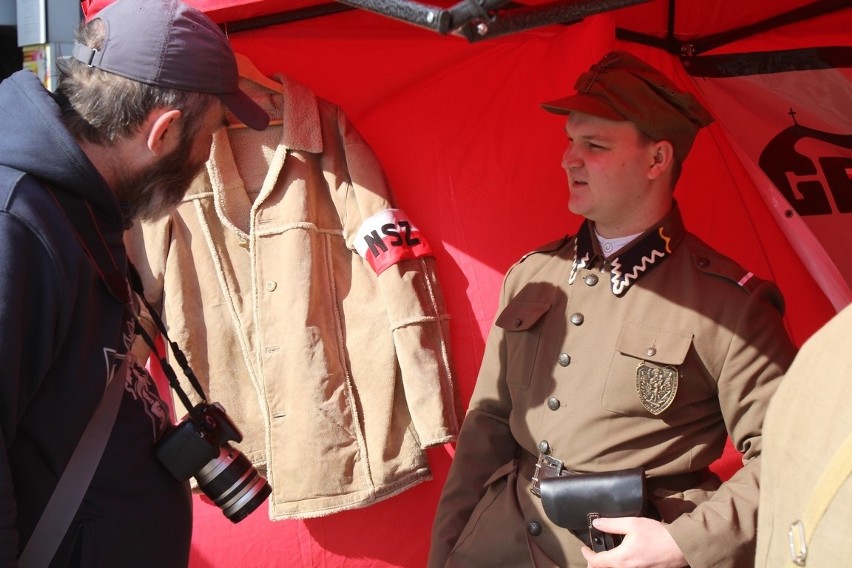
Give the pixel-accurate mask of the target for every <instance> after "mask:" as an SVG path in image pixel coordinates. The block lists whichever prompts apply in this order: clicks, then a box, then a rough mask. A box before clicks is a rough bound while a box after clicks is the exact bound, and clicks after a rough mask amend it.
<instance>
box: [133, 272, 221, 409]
mask: <svg viewBox="0 0 852 568" xmlns="http://www.w3.org/2000/svg"><path fill="white" fill-rule="evenodd" d="M127 272H128V280H129V281H130V287H131V288H132V289H133V291H134V292H135V293H136V295H137V296H139V299H140V300H141V301H142V303H143V304H144V305H145V308H146V309H147V310H148V314H149V315H150V316H151V319H152V320H153V321H154V325H156V326H157V330H158V331H159V332H160V334H161V335H162V336H163V340H164V341H165V342H166V344H167V345H168V346H169V350H170V351H171V352H172V355H173V356H174V358H175V361H177V363H178V365H180V368H181V371H183V374H184V376H186V378H187V380H188V381H189V384H190V385H192V388H193V389H194V390H195V392H196V393H197V394H198V396H199V397H201V400H202V402H205V403H206V402H207V397H206V396H205V394H204V389H203V388H202V386H201V383H200V382H198V377H196V376H195V373H194V372H193V371H192V367H190V366H189V361H187V358H186V354H184V352H183V351H182V350H181V348H180V346H179V345H178V344H177V343H175V342H174V341H172V340H171V338H170V337H169V334H168V332H167V331H166V326H165V324H164V323H163V319H162V318H161V317H160V314H159V312H158V311H157V310H155V309H154V307H153V306H152V305H151V304H150V303H149V302H148V299H147V298H145V290H144V288H143V286H142V278H141V277H140V276H139V272H138V271H137V270H136V267H135V266H133V263H132V262H128V271H127ZM136 328H137V331H138V332H139V335H141V336H142V338H143V339H144V340H145V343H146V344H147V345H148V347H150V348H151V356H152V357H156V358H157V361H159V363H160V368H162V370H163V373H165V375H166V378H167V379H168V381H169V385H170V386H171V387H172V389H174V391H175V394H177V396H178V398H180V401H181V402H182V403H183V405H184V406H185V407H186V409H187V411H189V413H190V415H191V416H192V417H193V418H195V419H200V416H196V414H195V408H196V406H195V405H193V404H192V401H191V400H190V399H189V396H187V394H186V392H185V391H184V390H183V388H182V387H181V386H180V382H179V381H178V378H177V374H176V373H175V371H174V369H173V368H172V366H171V365H170V364H169V362H168V361H167V360H166V357H165V354H160V352H159V350H158V349H157V345H156V343H155V342H154V339H153V338H152V337H151V336H150V335H149V334H148V332H147V331H146V330H145V327H144V326H143V325H142V322H140V321H139V318H138V317H137V318H136Z"/></svg>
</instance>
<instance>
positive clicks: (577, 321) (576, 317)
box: [571, 313, 585, 325]
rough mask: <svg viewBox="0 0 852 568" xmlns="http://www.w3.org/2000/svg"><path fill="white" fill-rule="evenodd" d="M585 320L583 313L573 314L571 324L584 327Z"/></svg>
mask: <svg viewBox="0 0 852 568" xmlns="http://www.w3.org/2000/svg"><path fill="white" fill-rule="evenodd" d="M583 319H585V318H584V317H583V314H581V313H576V314H571V323H573V324H574V325H582V324H583Z"/></svg>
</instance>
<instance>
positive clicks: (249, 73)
mask: <svg viewBox="0 0 852 568" xmlns="http://www.w3.org/2000/svg"><path fill="white" fill-rule="evenodd" d="M234 57H236V59H237V71H238V72H239V74H240V77H242V78H243V79H248V80H249V81H251V82H252V83H255V84H257V85H260V86H261V87H265V88H267V89H269V90H270V91H275V92H276V93H280V92H281V89H282V87H281V83H278V82H277V81H273V80H272V79H270V78H269V77H267V76H266V75H264V74H263V73H261V72H260V71H259V70H258V68H257V67H255V66H254V63H252V61H251V59H249V58H248V57H246V56H245V55H243V54H242V53H234Z"/></svg>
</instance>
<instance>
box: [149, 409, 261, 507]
mask: <svg viewBox="0 0 852 568" xmlns="http://www.w3.org/2000/svg"><path fill="white" fill-rule="evenodd" d="M242 439H243V435H242V433H241V432H240V430H239V428H237V426H236V425H235V424H234V423H233V421H231V419H230V418H229V417H228V415H227V413H226V412H225V409H224V408H222V405H221V404H219V403H218V402H214V403H212V404H211V403H207V402H202V403H200V404H198V405H196V406H195V407H193V409H192V410H191V411H190V413H189V414H187V415H186V416H184V417H183V419H182V420H181V421H180V422H179V423H178V424H177V426H176V427H175V429H174V430H172V431H171V432H169V433H168V434H167V435H166V436H164V437H163V439H162V440H160V441H159V443H158V444H157V446H156V454H157V458H158V459H159V460H160V462H161V463H162V464H163V465H164V466H165V467H166V469H168V470H169V472H170V473H171V474H172V475H173V476H174V477H175V478H176V479H177V480H178V481H188V480H189V478H190V477H195V479H196V481H197V482H198V487H199V489H201V491H202V492H204V494H205V495H207V496H208V497H210V499H212V500H213V502H214V503H216V505H217V506H219V507H220V508H221V509H222V512H223V513H224V514H225V516H226V517H228V519H230V520H231V521H232V522H234V523H237V522H239V521H241V520H243V519H244V518H245V517H246V516H248V514H249V513H251V512H252V511H254V510H255V509H256V508H257V507H258V505H260V504H261V503H262V502H263V500H264V499H266V497H268V496H269V494H270V493H271V492H272V488H271V487H270V486H269V483H267V481H266V479H265V478H264V477H263V476H262V475H260V473H259V472H258V471H257V470H256V469H255V468H254V466H252V464H251V462H250V461H249V460H248V459H247V458H246V457H245V456H243V455H242V454H241V453H240V452H239V451H237V450H236V449H235V448H233V447H232V446H231V445H230V444H229V443H228V442H241V441H242Z"/></svg>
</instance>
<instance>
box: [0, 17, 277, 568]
mask: <svg viewBox="0 0 852 568" xmlns="http://www.w3.org/2000/svg"><path fill="white" fill-rule="evenodd" d="M57 66H58V68H59V71H60V77H59V85H58V87H57V90H56V92H55V93H51V92H49V91H48V90H47V89H45V88H44V86H43V85H42V83H41V82H40V81H39V79H38V77H37V76H36V75H35V74H34V73H32V72H30V71H28V70H21V71H18V72H17V73H14V74H13V75H11V76H10V77H8V78H7V79H5V80H3V82H2V83H0V248H2V250H0V360H2V361H3V367H2V372H0V401H2V402H0V424H2V425H3V426H2V434H3V444H2V445H3V450H2V451H0V471H2V472H4V474H3V475H0V566H89V565H98V566H122V567H135V566H139V567H142V566H145V567H150V566H186V565H187V563H188V561H189V548H190V539H191V532H192V510H191V507H192V501H191V498H190V490H189V487H188V485H187V484H186V483H184V482H183V481H181V480H178V479H175V477H173V476H172V474H171V473H170V472H169V470H168V469H167V468H166V466H165V465H163V464H162V463H160V461H159V460H158V459H157V455H156V452H155V449H154V448H155V446H156V445H157V444H158V443H159V442H160V440H161V439H162V438H163V437H165V436H166V435H168V433H169V432H170V431H171V429H172V428H173V426H172V424H171V421H170V415H169V405H168V404H167V403H166V402H164V400H163V399H162V398H161V397H160V393H159V391H158V389H157V385H156V383H155V381H154V380H153V379H152V378H151V376H150V375H149V374H148V371H147V370H146V368H145V365H144V364H145V361H140V360H137V359H136V357H135V356H134V354H133V352H132V351H131V349H130V346H131V345H132V342H133V340H134V336H135V334H136V333H137V331H136V330H137V329H138V328H137V323H138V321H139V318H138V316H137V309H136V306H137V305H138V302H134V301H133V299H132V294H131V293H130V290H129V286H128V283H127V278H126V276H127V272H128V259H127V253H126V249H125V246H124V242H123V237H124V233H125V229H126V228H127V227H128V226H129V225H131V224H132V223H134V222H135V221H137V220H139V219H146V218H155V217H159V216H161V215H163V214H165V213H168V212H169V211H170V210H171V209H172V208H173V207H174V205H176V204H177V203H178V202H180V200H181V199H182V198H183V197H184V195H185V193H186V191H187V189H188V187H189V185H190V182H191V181H192V180H193V179H194V178H195V177H196V176H197V175H198V173H199V172H200V171H202V170H203V168H204V164H205V162H206V161H207V159H208V157H209V154H210V147H211V143H212V138H213V134H214V132H216V131H217V130H219V129H221V128H222V127H224V126H225V124H226V122H227V117H228V114H227V110H228V109H230V111H231V112H232V113H233V115H234V116H236V117H237V118H238V119H239V120H241V121H244V122H245V123H246V124H247V125H249V126H251V127H252V128H263V127H264V126H265V125H266V123H267V121H268V117H267V116H266V114H265V113H264V112H263V111H262V110H261V109H260V108H259V107H258V106H257V105H256V104H254V103H253V102H252V101H251V100H250V99H249V98H248V97H247V96H246V95H245V94H243V93H242V92H241V91H240V90H239V89H238V88H237V81H238V77H237V66H236V64H235V61H234V55H233V53H232V52H231V49H230V47H229V45H228V42H227V40H226V38H225V37H224V35H223V34H222V32H221V31H220V30H219V29H218V28H217V27H216V25H215V24H213V22H212V21H210V20H209V19H208V18H207V17H206V16H205V15H204V14H202V13H201V12H199V11H197V10H195V9H193V8H190V7H189V6H187V5H185V4H183V3H181V2H178V1H176V0H115V2H114V3H112V4H110V5H108V6H107V7H105V8H103V9H102V10H101V11H100V13H99V14H91V15H90V17H89V19H88V21H87V22H84V23H83V25H82V26H81V27H80V29H79V30H78V33H77V44H76V45H75V47H74V52H73V56H71V57H68V58H63V59H60V60H59V61H57ZM102 401H103V402H102ZM93 417H94V418H93ZM112 417H114V419H113V418H112ZM103 418H108V419H106V420H102V419H103ZM90 423H91V424H93V425H95V427H94V428H93V429H92V430H91V431H89V430H88V429H87V425H88V424H90ZM84 432H87V433H84ZM93 432H94V434H92V433H93ZM99 434H103V437H101V438H99V437H98V435H99ZM98 439H100V440H102V443H100V444H99V443H96V440H98ZM77 449H79V450H77ZM72 456H74V457H73V458H72ZM90 466H91V467H90ZM60 479H61V481H60ZM61 488H67V489H70V491H67V492H66V491H65V489H61Z"/></svg>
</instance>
